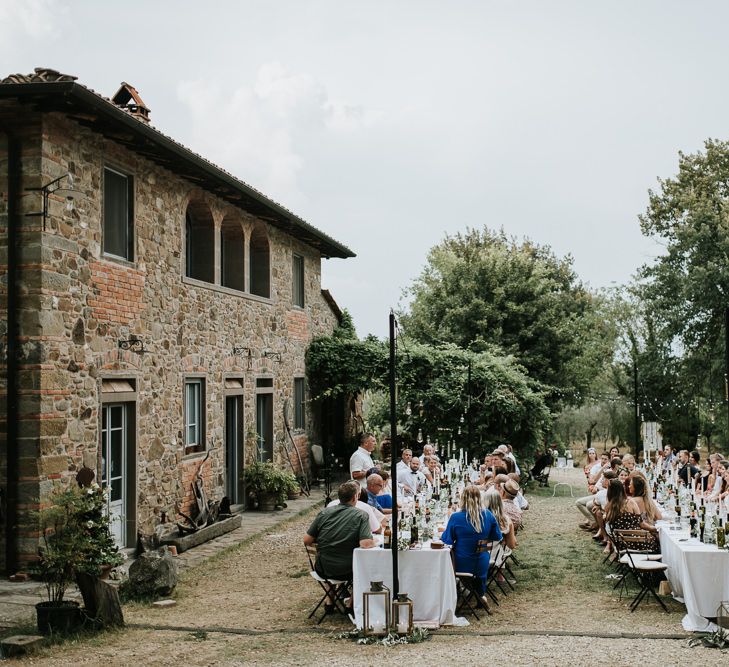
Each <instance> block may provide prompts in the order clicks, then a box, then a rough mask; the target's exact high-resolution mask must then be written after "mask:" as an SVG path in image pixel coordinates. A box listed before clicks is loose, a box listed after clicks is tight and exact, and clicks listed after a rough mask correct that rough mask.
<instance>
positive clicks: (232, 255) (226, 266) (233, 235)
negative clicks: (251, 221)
mask: <svg viewBox="0 0 729 667" xmlns="http://www.w3.org/2000/svg"><path fill="white" fill-rule="evenodd" d="M245 275H246V274H245V236H244V234H243V228H242V227H241V226H240V223H239V222H238V221H237V220H229V219H228V218H226V219H225V220H223V224H222V225H221V227H220V283H221V285H223V287H230V288H231V289H236V290H238V291H239V292H244V291H245V288H246V285H245Z"/></svg>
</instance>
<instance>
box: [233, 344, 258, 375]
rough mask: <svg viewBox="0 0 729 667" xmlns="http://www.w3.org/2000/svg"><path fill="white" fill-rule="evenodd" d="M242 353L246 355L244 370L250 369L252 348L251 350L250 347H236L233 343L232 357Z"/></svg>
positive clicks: (239, 355)
mask: <svg viewBox="0 0 729 667" xmlns="http://www.w3.org/2000/svg"><path fill="white" fill-rule="evenodd" d="M244 354H245V356H246V357H248V360H247V363H246V370H249V371H250V370H251V369H252V368H253V350H251V348H250V347H237V346H235V345H234V346H233V356H234V357H242V356H243V355H244Z"/></svg>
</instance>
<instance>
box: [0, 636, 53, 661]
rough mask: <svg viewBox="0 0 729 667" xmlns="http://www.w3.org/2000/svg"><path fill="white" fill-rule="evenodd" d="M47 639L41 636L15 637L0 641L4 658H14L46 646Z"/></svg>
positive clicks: (0, 657)
mask: <svg viewBox="0 0 729 667" xmlns="http://www.w3.org/2000/svg"><path fill="white" fill-rule="evenodd" d="M45 640H46V638H45V637H42V636H40V635H13V636H12V637H7V638H5V639H3V640H2V641H0V648H2V656H0V659H2V657H5V658H12V657H14V656H19V655H25V654H26V653H31V652H32V651H35V649H37V648H40V647H41V646H43V645H44V644H45Z"/></svg>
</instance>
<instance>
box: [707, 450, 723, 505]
mask: <svg viewBox="0 0 729 667" xmlns="http://www.w3.org/2000/svg"><path fill="white" fill-rule="evenodd" d="M721 461H722V458H721V454H718V453H716V454H709V462H710V463H711V473H710V474H709V482H708V491H707V492H706V495H707V497H708V498H709V500H717V499H718V498H719V495H720V494H721V473H720V472H719V465H720V464H721Z"/></svg>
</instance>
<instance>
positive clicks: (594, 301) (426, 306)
mask: <svg viewBox="0 0 729 667" xmlns="http://www.w3.org/2000/svg"><path fill="white" fill-rule="evenodd" d="M410 293H411V294H412V297H413V299H412V304H411V307H410V312H409V313H408V314H405V315H403V317H402V321H403V325H404V327H405V330H406V331H407V333H408V334H409V335H410V336H411V337H414V338H416V339H418V340H419V341H421V342H424V343H431V344H438V343H439V342H440V341H448V342H452V343H455V344H457V345H459V346H461V347H463V348H468V347H470V349H488V348H489V347H490V348H491V349H494V348H496V349H500V350H503V353H504V354H506V355H513V356H514V357H515V358H516V360H517V361H518V362H519V363H520V364H521V365H523V366H524V367H525V368H526V369H527V371H528V373H529V375H530V376H531V377H533V378H534V379H536V380H538V381H539V382H541V383H542V384H544V385H550V386H552V387H557V388H569V389H570V390H575V389H584V388H586V387H587V386H588V385H589V384H590V382H591V380H592V378H593V377H594V376H595V375H596V374H597V373H598V372H599V371H600V370H601V369H602V368H603V367H604V366H605V364H606V363H608V362H609V360H610V358H611V357H612V343H613V332H612V331H610V330H609V329H607V328H606V325H605V321H604V320H603V319H602V318H601V317H600V316H599V302H600V297H599V296H596V295H594V294H592V293H591V292H590V291H589V290H588V289H587V288H586V287H585V286H584V285H582V283H581V282H580V281H579V280H578V279H577V276H576V274H575V272H574V271H573V269H572V259H571V257H569V256H568V257H565V258H558V257H557V256H556V255H555V254H554V253H553V252H552V251H551V249H550V248H549V247H547V246H539V245H537V244H535V243H533V242H532V241H530V240H528V239H527V240H524V241H523V242H521V243H518V242H517V241H516V240H515V239H513V238H507V237H506V235H505V234H504V232H503V230H502V231H501V232H498V233H497V232H492V231H490V230H488V229H486V228H484V229H483V230H468V231H467V232H466V233H465V234H456V235H455V236H449V237H446V239H445V240H444V241H443V242H441V243H440V244H439V245H437V246H436V247H434V248H433V249H432V250H431V251H430V253H429V255H428V261H427V265H426V268H425V269H424V271H423V272H422V274H421V275H420V277H419V278H418V279H417V280H416V281H415V283H414V285H413V286H412V288H411V290H410Z"/></svg>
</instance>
